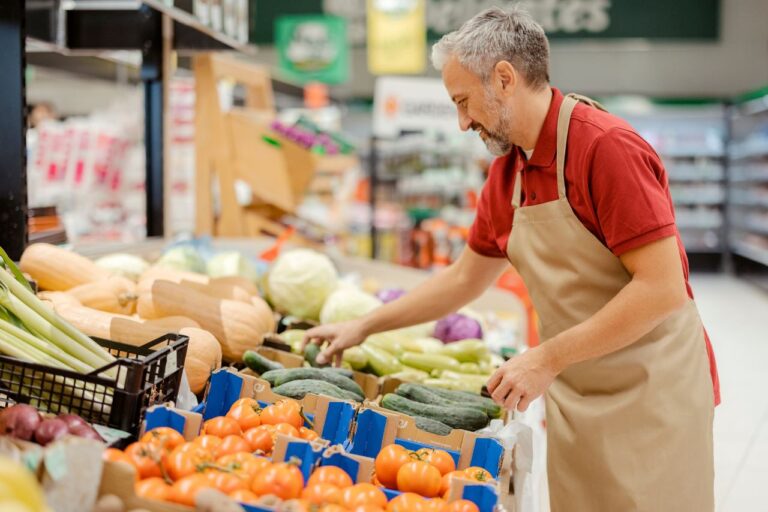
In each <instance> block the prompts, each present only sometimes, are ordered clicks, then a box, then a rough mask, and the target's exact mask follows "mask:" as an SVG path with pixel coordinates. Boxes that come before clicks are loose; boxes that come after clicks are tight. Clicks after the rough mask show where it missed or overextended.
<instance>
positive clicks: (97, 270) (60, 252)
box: [19, 244, 110, 291]
mask: <svg viewBox="0 0 768 512" xmlns="http://www.w3.org/2000/svg"><path fill="white" fill-rule="evenodd" d="M19 266H20V267H21V270H22V271H23V272H26V273H27V274H29V276H30V277H31V278H32V279H34V280H35V281H37V284H38V286H39V287H40V289H42V290H51V291H66V290H69V289H70V288H74V287H75V286H78V285H81V284H86V283H92V282H94V281H101V280H103V279H106V278H108V277H109V275H110V274H109V271H108V270H105V269H103V268H101V267H99V266H98V265H96V264H95V263H94V262H92V261H91V260H89V259H88V258H86V257H84V256H81V255H79V254H76V253H74V252H72V251H68V250H66V249H62V248H61V247H56V246H55V245H51V244H32V245H30V246H29V247H27V249H26V250H25V251H24V253H23V254H22V255H21V261H20V265H19Z"/></svg>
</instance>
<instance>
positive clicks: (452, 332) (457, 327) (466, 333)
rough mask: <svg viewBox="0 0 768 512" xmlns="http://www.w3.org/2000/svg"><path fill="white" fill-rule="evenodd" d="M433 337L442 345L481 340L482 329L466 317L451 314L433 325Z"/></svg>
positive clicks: (478, 323)
mask: <svg viewBox="0 0 768 512" xmlns="http://www.w3.org/2000/svg"><path fill="white" fill-rule="evenodd" d="M434 337H435V338H437V339H439V340H442V341H443V343H451V342H453V341H460V340H468V339H482V338H483V329H482V327H480V322H478V321H477V320H475V319H474V318H470V317H468V316H465V315H462V314H459V313H453V314H451V315H448V316H446V317H444V318H442V319H440V320H438V322H437V325H435V333H434Z"/></svg>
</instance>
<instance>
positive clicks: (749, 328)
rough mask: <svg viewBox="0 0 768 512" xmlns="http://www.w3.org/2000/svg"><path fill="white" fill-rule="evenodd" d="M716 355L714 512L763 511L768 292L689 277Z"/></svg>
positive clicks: (767, 488) (767, 454)
mask: <svg viewBox="0 0 768 512" xmlns="http://www.w3.org/2000/svg"><path fill="white" fill-rule="evenodd" d="M692 284H693V290H694V294H695V295H696V299H697V302H698V304H699V309H700V311H701V316H702V318H703V320H704V324H705V325H706V327H707V329H708V331H709V333H710V336H711V338H712V344H713V346H714V349H715V353H716V355H717V362H718V366H719V370H720V380H721V386H722V398H723V403H722V404H721V405H720V407H718V408H717V411H716V413H715V472H716V475H715V494H716V499H717V510H718V512H744V511H750V512H768V485H766V483H768V393H766V389H768V372H766V362H768V294H765V293H764V292H762V291H760V290H758V289H756V288H754V287H752V286H751V285H749V284H748V283H745V282H743V281H741V280H738V279H735V278H731V277H725V276H708V275H695V276H693V278H692Z"/></svg>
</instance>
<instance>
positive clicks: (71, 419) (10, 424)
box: [0, 404, 102, 446]
mask: <svg viewBox="0 0 768 512" xmlns="http://www.w3.org/2000/svg"><path fill="white" fill-rule="evenodd" d="M0 435H10V436H13V437H15V438H16V439H20V440H22V441H35V442H37V443H38V444H40V445H42V446H45V445H47V444H48V443H50V442H52V441H55V440H57V439H59V438H61V437H64V436H65V435H74V436H78V437H84V438H87V439H94V440H97V441H101V440H102V439H101V436H99V435H98V434H97V433H96V431H95V430H94V429H93V427H91V426H90V425H89V424H88V423H87V422H86V421H85V420H83V419H82V418H80V417H79V416H76V415H74V414H61V415H59V416H58V417H53V416H51V417H43V416H42V415H41V414H40V412H39V411H38V410H37V409H35V408H34V407H32V406H30V405H26V404H16V405H12V406H10V407H7V408H5V409H3V410H2V411H0Z"/></svg>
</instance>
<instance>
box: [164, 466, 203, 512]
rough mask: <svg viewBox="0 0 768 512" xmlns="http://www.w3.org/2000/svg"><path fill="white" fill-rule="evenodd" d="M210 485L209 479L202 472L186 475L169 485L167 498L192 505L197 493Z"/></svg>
mask: <svg viewBox="0 0 768 512" xmlns="http://www.w3.org/2000/svg"><path fill="white" fill-rule="evenodd" d="M212 487H213V485H212V484H211V481H210V480H209V479H208V477H207V476H206V475H204V474H202V473H195V474H193V475H187V476H185V477H184V478H182V479H181V480H179V481H178V482H174V484H173V485H172V486H171V492H170V496H169V500H170V501H173V502H176V503H181V504H182V505H189V506H190V507H194V506H195V498H196V497H197V493H199V492H200V491H202V490H203V489H210V488H212Z"/></svg>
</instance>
